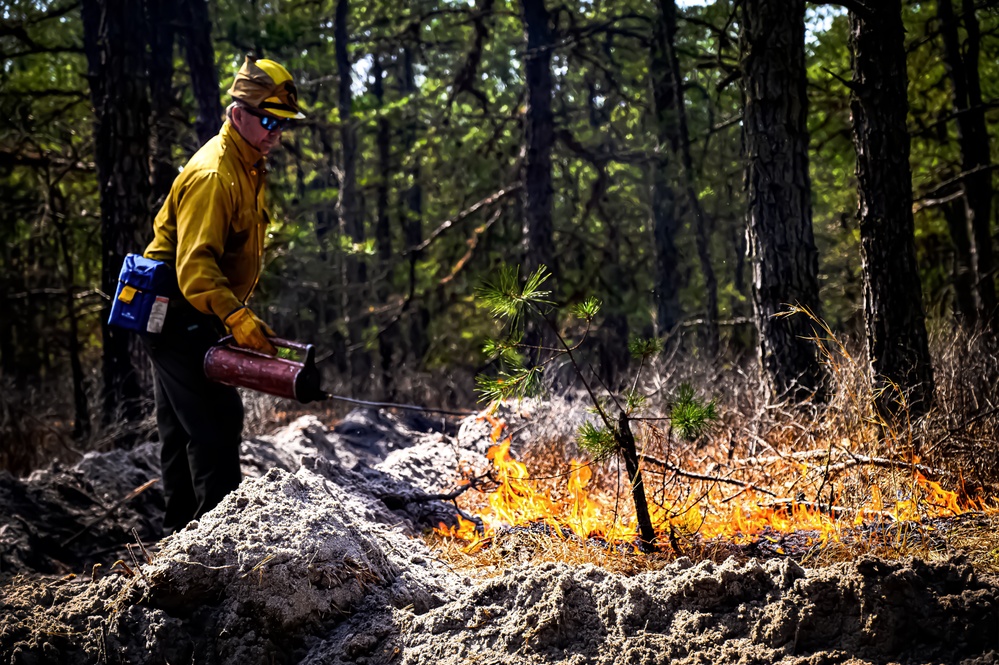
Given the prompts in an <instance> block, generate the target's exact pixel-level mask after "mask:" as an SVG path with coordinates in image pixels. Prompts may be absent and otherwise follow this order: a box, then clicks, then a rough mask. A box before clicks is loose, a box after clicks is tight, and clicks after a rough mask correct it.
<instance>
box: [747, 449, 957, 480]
mask: <svg viewBox="0 0 999 665" xmlns="http://www.w3.org/2000/svg"><path fill="white" fill-rule="evenodd" d="M840 452H841V454H842V455H844V456H847V457H849V458H850V459H848V460H846V461H843V462H837V463H835V464H832V465H830V466H829V468H828V469H827V472H832V471H836V472H837V473H838V472H840V471H843V470H844V469H847V468H850V467H853V466H877V467H882V468H886V469H891V468H906V469H915V470H916V471H921V472H922V473H928V474H932V475H937V476H949V475H952V474H951V472H950V471H947V470H946V469H937V468H934V467H932V466H926V465H925V464H913V463H912V462H906V461H904V460H893V459H888V458H886V457H868V456H867V455H858V454H856V453H851V452H849V451H844V450H840ZM824 457H829V451H828V450H803V451H801V452H797V453H790V454H788V455H785V456H783V457H779V456H773V457H747V458H745V459H737V460H733V464H735V465H737V466H738V465H742V466H767V465H770V464H776V463H778V462H787V461H788V460H789V459H790V460H794V461H798V460H806V459H818V458H824Z"/></svg>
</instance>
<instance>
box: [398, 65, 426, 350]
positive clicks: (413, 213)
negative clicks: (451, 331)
mask: <svg viewBox="0 0 999 665" xmlns="http://www.w3.org/2000/svg"><path fill="white" fill-rule="evenodd" d="M401 88H402V90H401V91H402V94H403V95H409V96H415V95H416V92H417V88H416V71H415V67H414V63H413V51H412V49H410V48H409V47H405V48H403V51H402V80H401ZM418 123H419V120H418V117H417V114H416V113H415V111H412V110H411V111H409V112H408V116H407V118H406V126H405V129H404V131H403V141H402V143H403V145H402V151H403V154H405V155H412V157H411V159H412V164H411V166H410V171H409V173H408V174H407V175H408V177H409V187H407V188H406V190H405V191H404V192H403V213H402V215H401V217H402V220H403V223H402V232H403V238H404V239H405V247H406V248H407V249H409V248H412V247H416V246H418V245H419V244H420V243H422V242H423V185H422V179H423V174H422V169H421V168H420V158H419V155H418V154H415V153H414V151H413V146H414V145H415V144H416V138H417V130H418ZM421 254H422V253H421V252H414V251H410V252H409V254H408V256H409V294H408V297H407V300H406V303H407V307H408V308H409V310H410V312H409V353H410V356H411V357H412V359H413V360H414V361H415V362H416V363H417V365H420V364H421V363H422V362H423V358H424V356H425V355H426V354H427V350H428V349H429V348H430V345H429V342H428V339H427V327H428V326H429V325H430V312H429V311H428V309H427V304H426V302H425V301H424V300H423V299H417V298H416V290H417V283H416V264H417V262H418V261H419V260H420V257H421Z"/></svg>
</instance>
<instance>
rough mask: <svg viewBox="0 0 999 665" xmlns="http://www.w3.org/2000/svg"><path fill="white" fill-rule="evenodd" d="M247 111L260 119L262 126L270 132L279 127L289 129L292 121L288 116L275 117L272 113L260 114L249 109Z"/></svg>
mask: <svg viewBox="0 0 999 665" xmlns="http://www.w3.org/2000/svg"><path fill="white" fill-rule="evenodd" d="M247 113H249V114H250V115H252V116H253V117H254V118H257V119H258V120H260V126H261V127H263V128H264V129H266V130H267V131H269V132H273V131H274V130H277V129H288V128H289V127H290V126H291V122H292V121H291V120H290V119H288V118H275V117H274V116H272V115H259V114H257V113H252V112H250V111H247Z"/></svg>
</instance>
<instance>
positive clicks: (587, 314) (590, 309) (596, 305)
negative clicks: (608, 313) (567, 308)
mask: <svg viewBox="0 0 999 665" xmlns="http://www.w3.org/2000/svg"><path fill="white" fill-rule="evenodd" d="M601 304H602V303H601V302H600V300H599V299H598V298H594V297H592V296H591V297H589V298H587V299H586V300H584V301H583V302H581V303H576V304H575V305H573V306H572V313H573V314H574V315H576V316H577V317H579V318H580V319H583V320H584V321H586V322H587V323H589V322H590V321H592V320H593V319H594V317H596V315H597V313H598V312H599V311H600V306H601Z"/></svg>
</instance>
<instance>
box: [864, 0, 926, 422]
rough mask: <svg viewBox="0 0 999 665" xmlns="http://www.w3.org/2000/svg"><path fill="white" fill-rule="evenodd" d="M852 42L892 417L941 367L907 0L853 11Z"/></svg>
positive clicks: (883, 368) (869, 323)
mask: <svg viewBox="0 0 999 665" xmlns="http://www.w3.org/2000/svg"><path fill="white" fill-rule="evenodd" d="M850 47H851V52H852V58H853V81H852V85H851V90H852V94H851V98H850V109H851V112H852V114H853V142H854V146H855V148H856V151H857V182H858V187H859V204H860V205H859V215H858V216H859V219H860V241H861V257H862V261H863V275H864V314H865V321H866V328H867V355H868V359H869V361H870V364H871V371H872V380H873V388H874V393H875V395H876V406H877V408H878V410H879V412H880V414H881V415H882V417H884V418H886V419H888V418H894V417H897V416H902V415H904V412H905V411H908V413H909V414H910V415H913V416H918V415H922V414H924V413H925V412H926V411H927V410H928V409H929V407H930V405H931V403H932V401H933V368H932V365H931V363H930V352H929V345H928V343H927V335H926V322H925V314H924V312H923V302H922V293H921V289H920V282H919V266H918V265H917V263H916V247H915V237H914V226H913V219H912V174H911V171H910V167H909V134H908V131H907V129H906V114H907V112H908V106H909V105H908V100H907V98H906V84H907V74H906V62H905V44H904V30H903V27H902V9H901V2H900V0H882V1H881V2H880V3H869V4H868V5H867V10H866V12H865V13H864V14H858V13H856V12H854V11H851V12H850ZM899 391H900V392H901V395H899ZM900 398H901V399H900ZM902 400H904V402H903V401H902ZM903 404H904V406H903Z"/></svg>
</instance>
